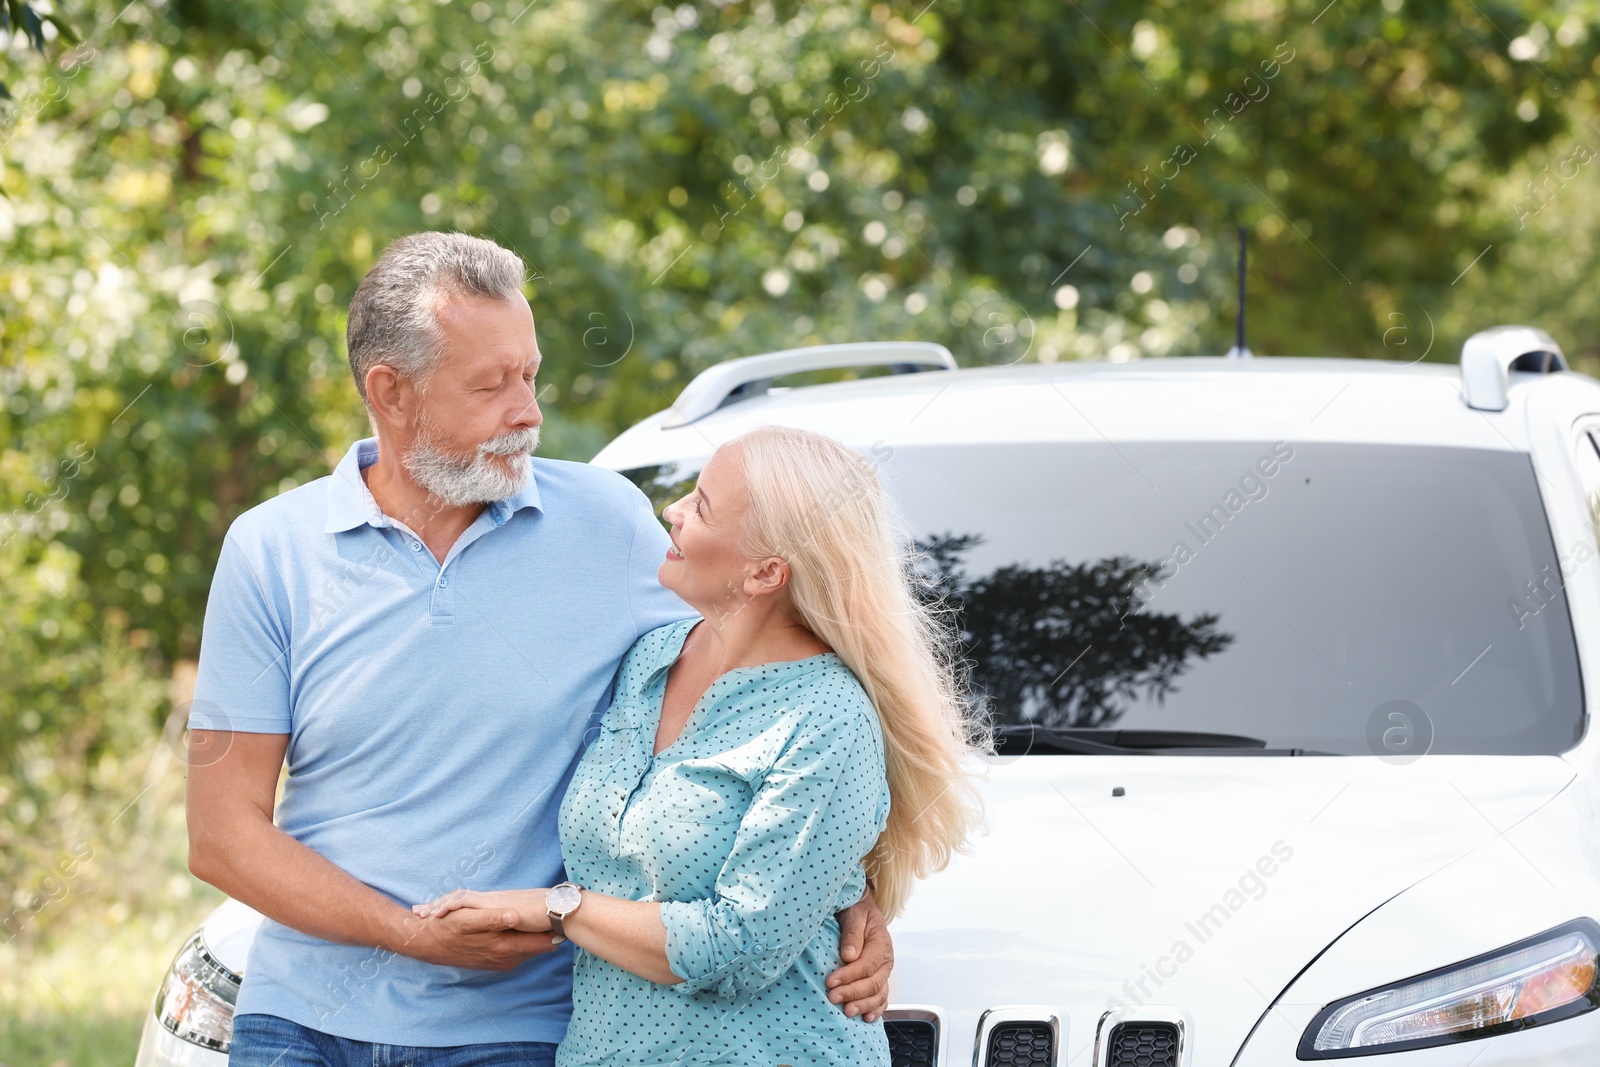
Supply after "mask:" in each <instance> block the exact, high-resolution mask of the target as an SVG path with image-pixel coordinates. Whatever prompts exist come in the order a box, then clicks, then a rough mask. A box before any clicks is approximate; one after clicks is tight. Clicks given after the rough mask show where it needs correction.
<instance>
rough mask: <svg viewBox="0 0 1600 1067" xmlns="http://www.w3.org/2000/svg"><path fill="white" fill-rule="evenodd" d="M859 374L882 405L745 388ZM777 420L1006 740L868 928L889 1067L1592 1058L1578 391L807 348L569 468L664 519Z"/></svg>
mask: <svg viewBox="0 0 1600 1067" xmlns="http://www.w3.org/2000/svg"><path fill="white" fill-rule="evenodd" d="M867 365H888V366H891V367H892V368H893V369H895V370H897V371H901V372H904V373H896V374H890V375H886V376H881V377H875V378H867V379H861V380H854V381H848V382H836V383H832V384H824V385H808V386H799V387H794V388H788V389H780V388H774V387H772V382H773V380H774V379H776V378H779V377H782V376H785V375H793V374H797V373H801V372H806V371H812V370H818V369H824V368H829V367H843V366H851V367H856V366H867ZM764 422H781V423H789V424H794V425H799V426H805V427H808V428H811V429H814V430H820V431H822V432H825V433H829V434H832V435H834V436H836V437H839V438H841V439H843V440H845V441H846V442H849V443H851V444H853V445H856V446H858V447H860V448H862V449H864V450H866V451H867V452H868V453H869V454H870V455H871V456H872V457H874V459H875V460H876V461H877V462H878V464H879V469H880V471H881V473H882V474H883V476H884V477H885V479H886V480H887V483H888V484H889V486H890V487H891V489H892V491H893V493H894V495H895V496H896V498H897V500H898V501H899V503H900V505H901V507H902V509H903V511H904V513H905V517H906V520H907V522H908V524H909V531H908V532H909V534H911V535H912V536H915V537H916V538H917V539H918V540H920V541H921V542H922V543H923V545H924V546H925V548H926V549H927V556H928V560H929V563H928V567H929V572H930V575H931V576H932V577H934V578H935V579H936V581H937V583H938V587H939V588H940V589H941V590H942V593H943V595H944V596H945V597H946V598H947V600H948V602H949V603H950V604H951V605H952V606H954V607H955V608H957V609H958V610H959V612H960V615H959V618H960V620H961V625H962V628H963V631H964V635H965V639H966V642H967V644H968V646H969V648H970V654H971V658H972V662H973V674H972V681H973V683H974V685H975V687H976V690H977V692H978V693H979V694H981V695H982V697H983V698H984V699H986V700H987V701H988V703H989V706H990V707H991V709H992V711H993V713H994V715H995V717H996V719H997V720H998V721H999V722H1000V723H1001V724H1002V728H1001V731H1000V747H999V755H998V756H996V757H993V758H992V759H991V760H990V764H991V766H990V767H989V769H988V775H987V782H986V785H985V787H984V793H985V801H986V805H987V821H988V831H987V833H986V834H985V835H983V836H980V837H979V838H978V839H976V840H975V841H974V842H973V847H972V850H971V853H970V855H965V856H962V857H959V858H958V859H957V861H956V862H955V863H953V864H952V865H951V867H950V868H949V870H947V871H946V872H944V873H942V874H940V875H938V876H936V877H934V878H932V879H930V880H929V881H928V882H927V883H925V884H923V885H922V886H920V887H919V888H918V890H917V892H916V894H915V895H914V897H913V899H912V902H911V905H910V908H909V910H908V912H907V913H906V915H905V916H904V917H902V918H901V919H900V920H899V921H898V922H897V923H896V924H895V927H894V936H895V945H896V957H897V962H896V968H895V974H894V981H893V987H892V992H893V1003H894V1007H893V1009H892V1010H891V1011H890V1012H889V1014H888V1018H889V1023H888V1025H889V1027H890V1030H891V1035H892V1038H893V1046H894V1053H895V1064H896V1067H929V1065H935V1064H937V1065H942V1067H957V1065H965V1064H967V1063H968V1062H972V1063H974V1064H975V1065H976V1067H1011V1065H1041V1067H1042V1065H1050V1067H1065V1065H1067V1064H1072V1065H1074V1067H1076V1065H1085V1067H1125V1065H1127V1067H1132V1065H1137V1067H1162V1065H1168V1064H1170V1065H1196V1067H1199V1065H1204V1067H1229V1065H1232V1067H1258V1065H1283V1064H1291V1063H1294V1062H1296V1061H1297V1060H1322V1059H1334V1058H1343V1057H1352V1056H1369V1055H1376V1054H1387V1055H1388V1057H1389V1058H1387V1059H1385V1060H1384V1061H1383V1062H1384V1063H1385V1064H1417V1065H1422V1064H1427V1065H1441V1064H1455V1065H1461V1067H1465V1065H1467V1064H1473V1065H1476V1067H1490V1065H1502V1064H1530V1065H1531V1064H1541V1065H1546V1064H1590V1063H1593V1062H1594V1061H1595V1052H1594V1050H1595V1049H1596V1048H1600V1013H1594V1012H1593V1010H1592V1009H1594V1008H1595V1007H1597V1006H1600V973H1597V970H1600V925H1597V923H1596V919H1600V834H1597V833H1596V830H1597V828H1600V770H1597V766H1596V763H1597V757H1600V736H1596V732H1595V731H1591V730H1588V729H1587V726H1588V723H1589V720H1590V716H1591V713H1592V711H1593V710H1595V708H1596V706H1597V705H1600V697H1597V696H1596V695H1595V694H1596V693H1597V692H1600V683H1597V681H1596V680H1597V679H1600V564H1597V563H1596V557H1597V556H1600V545H1597V539H1596V538H1597V523H1600V383H1596V382H1595V381H1593V380H1592V379H1590V378H1587V377H1584V376H1581V375H1577V374H1574V373H1572V372H1570V371H1567V370H1566V369H1565V361H1564V360H1563V358H1562V356H1561V354H1560V351H1559V349H1558V348H1557V347H1556V345H1555V343H1554V342H1553V341H1552V340H1551V339H1550V338H1549V337H1548V336H1547V335H1545V334H1544V333H1543V332H1541V331H1538V330H1533V329H1529V328H1526V327H1502V328H1498V329H1495V330H1490V331H1486V332H1485V333H1480V334H1477V335H1475V336H1474V337H1473V338H1472V339H1470V340H1469V341H1468V342H1467V345H1466V347H1465V348H1464V350H1463V354H1462V362H1461V365H1460V366H1459V367H1450V366H1443V365H1438V364H1417V365H1405V366H1401V365H1395V364H1390V363H1385V362H1382V361H1377V360H1372V361H1365V360H1331V359H1298V358H1297V359H1271V358H1266V359H1257V358H1248V359H1198V358H1191V359H1168V360H1149V361H1142V362H1131V363H1125V364H1115V365H1113V364H1082V363H1067V364H1052V365H1027V366H1020V365H1019V366H1009V367H987V368H981V369H968V370H957V369H956V367H955V362H954V360H953V359H951V358H950V355H949V353H948V352H946V351H945V350H944V349H942V348H940V347H939V346H937V345H928V344H916V343H891V344H860V345H835V346H825V347H822V348H812V349H801V350H796V351H792V352H782V353H772V354H769V355H764V356H755V357H752V358H749V359H740V360H733V361H730V362H728V363H724V364H721V365H719V366H717V367H713V368H712V369H710V370H708V371H706V372H705V373H704V374H702V375H700V376H699V377H698V378H696V379H695V380H694V381H693V382H692V383H690V385H689V387H688V388H687V389H685V390H684V392H683V394H682V395H681V396H680V397H679V399H678V401H677V403H675V404H674V405H673V406H672V407H671V408H669V409H668V410H666V411H663V412H661V413H659V414H657V415H655V416H652V417H650V418H648V419H646V420H644V421H643V422H641V423H640V424H639V425H637V426H635V427H633V428H632V429H630V430H629V431H627V432H626V433H624V434H623V435H622V436H621V437H619V438H617V440H615V441H614V442H612V443H611V444H610V445H609V446H608V447H607V448H606V449H605V450H604V451H602V452H601V453H600V455H599V456H597V457H596V458H595V460H594V462H595V463H597V464H600V465H603V466H606V467H610V468H613V469H616V470H619V471H622V472H624V473H626V474H627V475H628V476H630V477H631V478H633V479H634V480H635V482H637V483H638V484H639V485H640V486H641V487H643V488H644V489H645V490H646V491H647V492H649V493H651V495H652V496H653V497H654V498H655V499H656V500H657V501H658V503H664V502H665V501H666V500H668V499H671V498H672V497H673V496H674V495H676V494H677V493H678V492H680V491H681V487H682V486H683V485H684V483H686V482H688V481H689V480H691V479H692V478H693V477H694V476H695V474H696V472H697V471H698V470H699V469H700V467H701V465H702V464H703V463H704V462H705V460H706V459H707V458H708V457H709V455H710V454H711V452H712V450H713V449H714V448H715V447H716V446H717V445H718V444H720V443H721V442H723V441H725V440H728V439H729V438H731V437H734V436H736V435H737V434H739V433H740V432H742V431H744V430H746V429H748V428H750V427H752V426H755V425H757V424H760V423H764ZM1585 677H1587V678H1588V679H1589V680H1590V684H1589V686H1588V687H1587V690H1586V688H1585V686H1584V679H1585ZM257 921H259V920H258V917H257V916H255V914H254V913H253V912H251V911H249V909H247V908H244V907H243V906H242V905H239V904H236V903H231V902H230V903H229V904H226V905H224V906H223V907H222V908H221V909H219V911H218V912H217V913H216V914H215V915H213V916H212V918H211V919H210V920H208V922H207V923H206V924H205V926H204V927H202V929H201V931H199V932H198V934H197V935H196V939H195V940H192V941H191V942H190V944H189V945H187V946H186V947H185V949H184V950H183V952H181V953H180V954H179V958H178V960H177V961H176V962H175V964H174V968H173V971H172V972H171V973H170V974H169V975H168V977H167V979H166V981H165V983H164V984H163V986H162V991H161V993H160V994H159V995H158V996H157V998H156V1001H155V1004H154V1006H153V1012H152V1016H151V1018H150V1019H149V1020H148V1021H147V1025H146V1028H145V1031H146V1032H145V1037H144V1041H143V1044H142V1046H141V1049H140V1058H139V1063H140V1064H141V1065H142V1067H154V1065H156V1064H177V1063H186V1064H205V1063H220V1062H221V1060H222V1056H221V1054H220V1050H221V1049H223V1048H224V1047H225V1044H226V1040H227V1035H228V1033H229V1027H230V1013H231V999H232V994H233V991H234V990H235V989H236V988H237V981H238V974H239V973H240V972H241V971H242V969H243V965H244V960H245V956H246V950H247V948H248V944H249V939H250V935H251V933H252V932H253V929H254V924H255V923H256V922H257ZM211 1050H218V1051H211Z"/></svg>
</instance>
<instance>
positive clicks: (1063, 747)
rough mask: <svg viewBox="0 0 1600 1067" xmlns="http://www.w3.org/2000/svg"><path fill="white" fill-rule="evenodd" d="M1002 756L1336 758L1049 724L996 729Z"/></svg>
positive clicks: (1194, 737) (1217, 738) (1177, 733)
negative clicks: (1212, 755)
mask: <svg viewBox="0 0 1600 1067" xmlns="http://www.w3.org/2000/svg"><path fill="white" fill-rule="evenodd" d="M995 748H996V750H997V751H998V753H999V754H1000V755H1002V756H1022V755H1028V754H1033V755H1077V756H1098V755H1119V756H1125V755H1128V754H1130V753H1138V754H1144V755H1178V754H1182V755H1196V754H1203V753H1207V752H1212V753H1216V754H1218V755H1221V754H1227V755H1230V756H1331V755H1333V753H1331V752H1312V751H1310V750H1309V749H1304V748H1268V747H1267V743H1266V742H1265V741H1263V740H1262V739H1261V738H1259V737H1244V736H1242V735H1240V734H1222V733H1213V732H1210V731H1205V730H1105V729H1096V728H1092V727H1073V726H1068V727H1056V728H1051V727H1045V726H1035V725H1033V724H1031V723H1024V724H1022V725H1018V726H1002V727H1000V728H999V729H997V730H996V731H995Z"/></svg>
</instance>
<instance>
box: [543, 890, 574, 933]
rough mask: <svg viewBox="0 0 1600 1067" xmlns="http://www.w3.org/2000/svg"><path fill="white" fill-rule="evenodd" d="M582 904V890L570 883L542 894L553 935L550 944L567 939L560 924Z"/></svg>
mask: <svg viewBox="0 0 1600 1067" xmlns="http://www.w3.org/2000/svg"><path fill="white" fill-rule="evenodd" d="M582 903H583V889H582V887H580V886H576V885H573V884H572V883H571V882H562V883H561V884H560V885H553V886H551V887H550V888H549V889H548V890H546V891H545V894H544V906H545V912H546V914H548V915H549V916H550V932H551V933H552V934H555V937H554V938H552V939H551V943H552V944H556V945H559V944H561V942H563V941H565V940H566V939H567V931H566V930H565V929H563V928H562V925H561V922H562V920H563V919H565V918H566V917H567V916H568V915H571V914H572V913H573V912H575V911H577V910H578V905H579V904H582Z"/></svg>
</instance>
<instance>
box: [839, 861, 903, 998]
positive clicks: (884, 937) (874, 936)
mask: <svg viewBox="0 0 1600 1067" xmlns="http://www.w3.org/2000/svg"><path fill="white" fill-rule="evenodd" d="M839 958H840V959H841V960H843V961H844V965H843V966H842V967H840V968H839V969H838V970H836V971H834V972H833V973H832V974H830V975H828V999H829V1000H831V1001H833V1002H834V1003H835V1004H842V1005H844V1013H845V1014H846V1015H850V1016H856V1015H859V1016H861V1019H862V1021H863V1022H869V1023H871V1022H877V1021H878V1019H880V1018H882V1016H883V1009H884V1008H886V1007H888V1006H889V972H890V971H892V970H893V969H894V942H893V941H892V940H890V938H889V924H888V923H886V922H884V920H883V912H881V911H879V910H878V903H877V901H875V900H873V899H872V892H871V890H868V891H867V893H866V894H865V895H864V896H863V897H862V898H861V899H860V900H858V901H857V902H856V903H854V904H852V905H851V906H850V907H849V908H846V909H845V910H844V911H841V912H840V913H839Z"/></svg>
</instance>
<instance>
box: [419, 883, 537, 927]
mask: <svg viewBox="0 0 1600 1067" xmlns="http://www.w3.org/2000/svg"><path fill="white" fill-rule="evenodd" d="M544 894H545V891H544V890H543V889H495V890H491V891H489V892H480V891H478V890H476V889H457V890H454V891H452V892H449V893H446V894H445V895H444V896H442V897H439V898H438V899H436V900H430V901H428V902H427V903H426V904H413V905H411V910H412V911H413V912H414V913H416V914H417V915H419V916H421V917H422V918H424V919H436V918H438V917H439V916H441V915H448V914H450V913H451V912H452V911H457V910H459V909H461V908H477V909H479V910H483V911H493V910H499V911H501V912H502V913H503V916H504V917H505V921H506V922H508V923H510V924H511V925H510V929H513V930H523V931H527V932H528V933H535V934H542V933H545V932H547V931H548V930H549V929H550V912H549V909H548V908H547V907H546V906H545V902H544Z"/></svg>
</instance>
